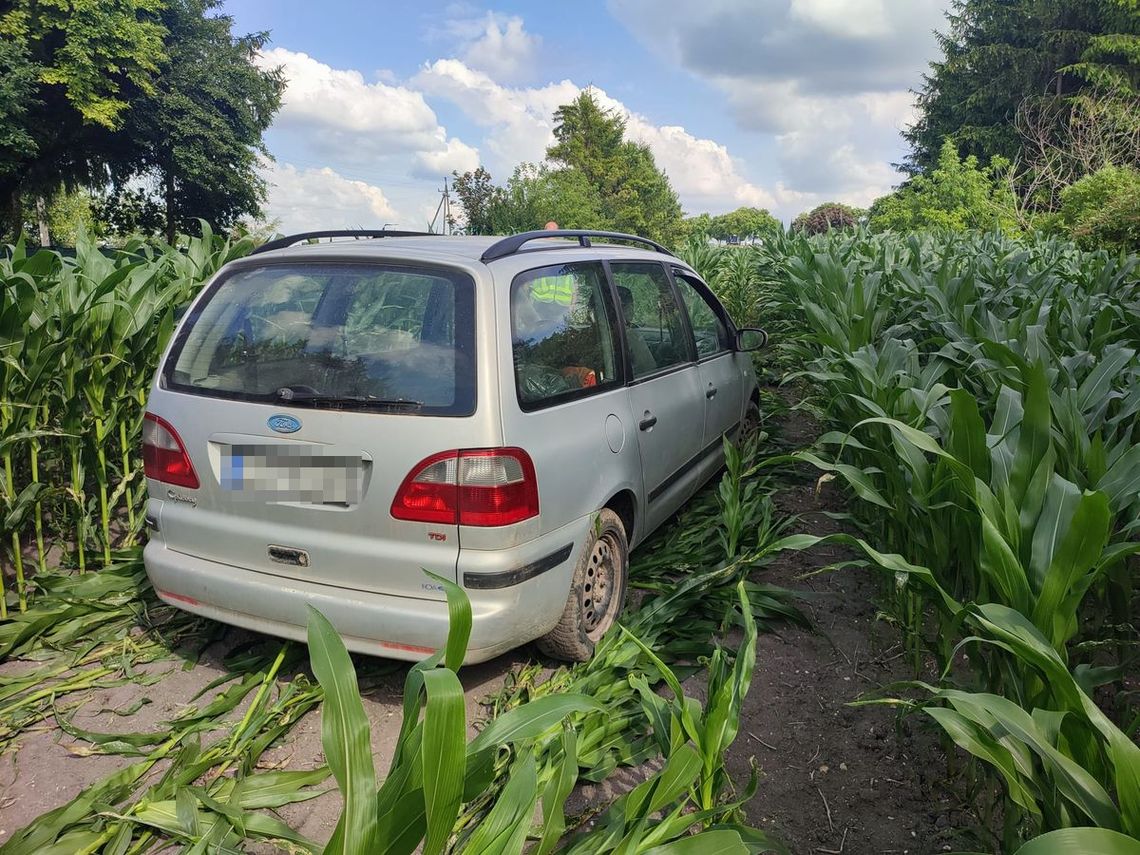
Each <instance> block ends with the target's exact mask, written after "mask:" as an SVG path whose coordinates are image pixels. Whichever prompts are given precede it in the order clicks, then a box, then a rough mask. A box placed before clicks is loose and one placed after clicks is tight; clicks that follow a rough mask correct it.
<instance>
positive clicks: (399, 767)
mask: <svg viewBox="0 0 1140 855" xmlns="http://www.w3.org/2000/svg"><path fill="white" fill-rule="evenodd" d="M429 575H431V574H429ZM432 578H433V579H434V580H435V581H437V582H438V583H439V584H441V585H442V586H443V587H444V589H445V591H446V593H447V598H448V605H449V611H450V614H451V629H450V633H449V636H448V641H447V645H446V647H445V648H444V649H443V650H441V651H439V652H438V653H436V654H435V655H433V656H431V657H429V658H428V659H427V660H425V661H424V662H422V663H420V664H418V665H416V666H415V667H413V668H412V669H411V670H410V671H409V673H408V677H407V681H406V683H405V692H404V720H403V723H402V725H401V728H400V735H399V740H398V742H397V745H396V749H395V756H394V757H393V760H392V764H391V767H390V768H389V770H388V773H387V776H386V777H385V779H384V782H383V784H381V785H380V786H377V781H376V772H375V770H374V768H373V766H372V752H371V746H370V734H369V729H368V720H367V718H366V716H365V715H364V709H363V706H362V705H361V702H360V696H359V691H358V689H357V687H356V678H355V672H354V671H353V668H352V662H351V660H350V659H349V656H348V653H347V651H346V650H345V648H344V645H343V642H341V640H340V637H339V636H338V635H337V634H336V631H335V630H334V629H333V628H332V626H331V625H330V624H329V623H328V621H327V620H326V619H325V618H324V617H323V616H322V615H321V614H320V613H319V612H317V611H316V610H310V619H309V647H310V651H311V655H312V661H313V670H314V673H315V674H316V675H317V678H318V680H319V681H320V682H321V685H322V686H323V687H324V689H325V705H324V707H323V711H322V725H321V727H322V742H323V744H324V747H325V755H326V757H327V759H328V762H329V767H330V769H331V770H332V773H333V775H334V777H335V778H336V781H337V784H338V786H339V787H340V789H341V792H342V794H343V795H344V810H343V812H342V814H341V817H340V820H339V822H338V824H337V827H336V830H335V831H334V832H333V836H332V839H331V840H330V841H329V843H328V845H327V846H326V848H325V850H324V851H325V852H326V853H333V852H336V853H340V852H344V853H364V852H374V851H379V852H389V853H398V852H412V851H413V850H415V849H416V848H417V847H422V851H423V852H425V853H438V852H443V851H445V849H447V848H448V846H449V844H452V843H453V844H454V846H455V847H456V848H458V849H461V850H464V851H471V852H480V853H483V852H488V853H489V852H495V853H504V855H506V853H521V852H523V851H524V848H525V847H526V845H527V842H528V839H533V840H534V841H536V851H538V852H550V851H552V849H553V848H554V847H555V846H556V845H558V843H559V838H560V835H562V834H563V832H564V829H565V823H566V820H565V815H564V803H565V800H566V798H567V796H568V795H569V794H570V791H571V789H572V787H573V785H574V783H575V782H576V781H577V780H578V778H579V774H580V768H581V764H582V762H583V759H584V758H583V756H582V755H581V754H580V753H579V748H578V746H579V743H580V742H581V741H584V736H583V733H582V731H583V730H584V729H585V728H588V727H589V723H590V716H592V715H593V716H605V715H607V714H610V713H611V708H610V707H608V706H607V705H606V704H605V703H604V702H602V701H600V700H598V699H597V698H593V697H590V696H589V695H585V694H571V693H554V694H548V695H546V696H544V697H541V698H537V699H534V700H531V701H530V702H529V703H526V704H523V705H521V706H518V707H515V708H514V709H511V710H509V711H507V712H504V713H502V714H501V715H499V716H497V717H496V718H495V719H494V720H493V721H492V722H491V723H490V724H488V725H487V727H486V728H484V729H483V730H482V731H481V732H480V733H479V735H478V736H477V737H476V738H475V739H474V740H472V741H471V742H470V743H467V742H466V730H467V728H466V722H465V720H464V702H463V691H462V687H461V685H460V683H459V678H458V677H457V676H456V674H455V669H456V668H458V666H459V664H460V663H461V662H462V660H463V656H464V655H465V653H466V643H467V638H468V636H469V633H470V626H471V609H470V603H469V602H468V600H467V598H466V595H465V594H464V593H463V591H462V589H461V588H459V587H458V586H456V585H455V584H454V583H452V582H450V581H448V580H445V579H442V578H441V577H438V576H434V575H433V576H432ZM737 597H738V601H739V606H740V614H741V616H742V620H743V624H744V640H743V644H742V648H741V652H740V653H739V654H738V655H737V657H736V660H735V664H734V665H733V667H732V669H731V670H729V669H728V668H727V666H726V660H725V653H724V651H723V649H722V648H720V647H718V648H717V649H716V652H715V653H714V655H713V659H712V661H711V663H710V669H709V693H708V694H709V701H708V706H707V707H706V708H703V709H702V707H701V705H700V703H699V702H697V701H695V700H694V699H692V698H687V697H685V695H684V693H683V691H682V690H681V685H680V682H679V680H678V679H677V677H676V675H675V674H674V673H673V671H672V670H670V669H669V667H668V666H667V665H665V663H664V662H662V661H661V660H660V659H659V658H658V657H657V656H656V655H655V654H654V653H653V651H652V650H650V649H649V648H648V647H647V646H646V645H645V644H644V643H643V642H641V641H639V640H637V639H636V638H635V637H633V636H629V632H628V630H625V629H623V630H622V634H623V635H625V636H628V637H629V638H631V640H632V641H633V643H634V645H635V646H636V647H637V648H639V649H640V650H641V652H642V653H643V654H644V655H645V657H646V661H647V663H649V664H650V665H651V667H652V669H653V670H651V671H650V672H649V673H651V674H652V675H653V677H654V679H655V680H656V679H658V678H660V679H664V680H665V682H666V683H667V685H668V686H669V687H670V689H671V690H672V691H673V693H674V702H673V703H672V704H669V702H667V701H666V700H665V699H663V698H661V697H659V696H658V695H656V694H655V693H654V692H653V691H652V689H651V688H650V685H649V681H648V679H647V678H646V676H645V675H644V674H643V673H633V674H631V675H630V676H629V684H630V685H631V686H632V687H633V688H635V689H636V690H637V692H638V693H639V695H640V697H641V703H642V709H643V711H644V714H645V715H646V717H647V718H648V720H649V722H650V723H651V726H652V729H653V732H654V735H655V738H656V740H657V742H658V744H659V747H660V748H661V751H662V754H663V755H664V756H665V758H666V762H665V765H664V767H663V768H662V769H661V771H659V772H657V773H655V774H654V775H653V776H652V777H651V778H650V779H649V780H647V781H645V782H644V783H643V784H641V785H639V786H638V787H637V788H636V789H635V790H633V791H632V792H631V793H629V794H627V795H625V796H623V797H621V798H620V799H618V800H617V801H616V802H615V803H614V804H613V805H612V806H611V807H610V808H609V809H608V810H607V811H606V813H605V814H604V815H603V816H602V817H601V819H600V820H599V822H597V823H596V824H595V828H594V829H593V830H592V831H590V832H588V833H586V834H584V835H580V836H578V837H576V838H573V839H572V843H571V846H570V848H569V850H568V851H570V852H590V853H603V852H613V851H622V852H647V851H650V850H652V851H657V850H656V849H655V848H654V847H659V846H662V845H665V844H667V843H670V842H672V841H679V840H684V841H685V845H686V846H691V847H696V849H694V851H700V850H701V848H702V847H705V846H715V847H717V848H718V851H724V852H739V853H741V855H743V853H746V852H749V851H772V849H773V844H772V843H771V842H770V841H768V840H767V838H766V837H765V836H764V835H763V834H762V833H761V832H758V831H755V830H752V829H744V828H739V827H737V826H735V825H734V823H733V819H734V814H735V811H736V809H737V808H738V807H739V804H740V803H739V802H736V803H724V802H722V801H721V800H720V795H721V792H722V791H723V789H724V788H725V786H726V784H727V781H726V778H725V773H724V752H725V751H726V750H727V748H728V746H729V745H731V743H732V741H733V739H734V738H735V735H736V730H737V727H738V722H739V717H740V707H741V703H742V701H743V698H744V695H745V694H746V693H747V691H748V685H749V682H750V680H751V674H752V669H753V666H754V664H755V649H756V625H755V622H754V620H753V619H752V608H751V605H750V603H749V601H748V596H747V593H746V592H745V589H744V586H743V584H741V585H739V586H738V588H737ZM544 736H545V737H546V743H547V745H549V746H553V748H554V750H543V747H542V743H543V737H544ZM504 754H506V755H508V757H509V758H510V759H509V760H508V761H506V763H505V764H504V761H503V760H502V759H501V757H502V756H503V755H504ZM504 765H505V767H506V773H507V774H506V783H505V785H504V786H502V787H501V789H499V790H498V791H497V794H496V795H495V797H494V798H493V800H492V802H491V804H490V807H489V809H488V810H487V811H486V813H485V815H484V816H483V817H482V821H481V822H479V823H478V824H477V825H474V826H467V827H463V828H461V830H460V833H459V834H458V835H456V836H455V838H454V841H453V831H454V828H455V826H456V821H457V819H458V818H459V812H460V806H461V803H462V802H463V801H466V800H470V799H472V798H473V797H474V798H478V797H479V795H480V794H481V793H482V792H483V791H484V790H485V789H486V788H487V787H488V786H489V785H490V784H491V783H492V782H493V780H494V778H495V776H496V767H499V769H500V771H502V769H503V767H504ZM540 806H541V812H542V818H543V821H542V823H541V824H540V825H539V826H537V827H535V828H532V821H533V818H534V815H535V810H536V808H539V807H540ZM659 812H661V813H664V814H665V818H664V819H660V820H658V819H655V816H656V815H657V814H658V813H659ZM714 823H715V824H716V827H710V828H705V829H704V830H702V831H699V832H698V833H697V834H696V835H695V836H691V835H690V832H691V831H692V829H694V828H703V827H705V826H712V825H714ZM745 840H747V841H749V843H750V844H752V848H749V847H748V846H746V845H745ZM689 841H692V842H691V843H690V842H689Z"/></svg>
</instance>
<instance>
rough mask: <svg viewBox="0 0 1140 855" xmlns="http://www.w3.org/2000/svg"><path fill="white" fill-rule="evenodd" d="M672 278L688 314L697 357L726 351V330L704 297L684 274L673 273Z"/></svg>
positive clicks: (727, 345)
mask: <svg viewBox="0 0 1140 855" xmlns="http://www.w3.org/2000/svg"><path fill="white" fill-rule="evenodd" d="M673 278H674V279H675V280H676V281H677V290H678V291H680V292H681V299H682V300H683V301H684V303H685V309H686V310H688V312H689V326H691V327H692V329H693V337H694V338H695V339H696V340H697V357H698V358H703V357H706V356H712V355H713V354H714V353H721V352H723V351H726V350H728V349H729V343H728V330H727V329H726V328H725V325H724V322H723V321H721V319H720V318H719V317H717V314H716V312H715V311H713V308H712V306H711V305H710V304H709V302H708V300H706V299H705V296H704V295H703V294H702V293H701V292H700V291H698V290H697V289H696V287H695V286H694V285H693V283H692V282H691V281H690V280H689V279H688V278H687V277H686V276H685V275H684V274H681V273H679V272H678V273H675V274H674V276H673Z"/></svg>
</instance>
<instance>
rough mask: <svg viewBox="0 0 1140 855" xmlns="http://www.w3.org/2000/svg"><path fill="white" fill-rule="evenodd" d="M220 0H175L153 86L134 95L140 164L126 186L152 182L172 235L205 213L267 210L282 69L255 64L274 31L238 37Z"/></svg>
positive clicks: (167, 12) (132, 123)
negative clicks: (267, 160) (266, 162)
mask: <svg viewBox="0 0 1140 855" xmlns="http://www.w3.org/2000/svg"><path fill="white" fill-rule="evenodd" d="M220 5H221V0H169V2H168V5H167V6H166V8H165V9H163V11H162V23H163V25H164V26H165V28H166V33H167V35H166V39H165V42H166V52H167V57H168V58H167V59H166V60H165V61H164V62H163V63H162V66H161V68H160V69H159V72H158V74H157V75H156V77H155V79H154V85H153V87H152V88H151V91H150V92H149V93H143V94H141V95H140V97H139V98H137V99H136V100H135V101H134V102H132V104H131V108H130V110H129V111H128V112H127V114H126V116H125V120H124V125H123V129H122V131H121V132H120V133H121V135H122V136H123V137H125V138H126V140H128V145H130V146H131V147H132V148H133V157H132V162H133V164H134V166H135V170H134V171H133V174H131V175H129V177H128V178H126V179H125V180H124V179H123V178H122V177H121V178H120V180H119V181H117V182H116V191H117V194H120V193H122V192H124V191H126V190H128V188H131V189H133V190H134V191H137V190H138V188H139V181H138V179H139V178H140V177H142V178H146V179H150V180H149V181H148V182H146V183H144V184H143V186H144V187H145V188H147V189H148V190H150V191H151V192H150V194H149V195H152V196H155V197H157V199H156V201H157V202H158V203H159V204H160V206H161V208H162V209H163V215H164V229H165V232H166V240H167V241H168V242H170V243H173V241H174V237H175V234H176V233H177V232H178V231H190V230H193V229H196V227H197V221H198V219H199V218H202V219H204V220H206V221H208V222H210V223H211V224H213V225H214V226H215V227H218V228H229V227H231V226H232V225H234V223H235V222H236V221H237V220H238V219H239V218H240V217H242V216H246V215H253V216H257V215H259V214H260V208H261V203H262V202H263V201H264V198H265V183H264V181H263V180H262V179H261V178H260V176H259V175H258V174H257V169H256V167H257V164H258V155H259V154H262V155H265V156H268V151H267V150H266V149H265V146H264V144H263V142H262V134H264V132H265V130H266V129H267V128H268V127H269V124H270V122H271V121H272V120H273V116H274V114H275V113H276V112H277V110H278V108H279V107H280V105H281V95H282V93H283V92H284V89H285V81H284V78H283V77H282V75H281V72H280V70H276V69H275V70H269V71H267V70H263V69H261V68H259V67H258V66H256V65H255V64H254V58H255V57H256V55H257V52H258V51H259V50H260V49H261V48H262V47H263V46H264V44H265V42H266V41H267V39H268V34H266V33H255V34H252V35H246V36H241V37H238V38H235V37H234V36H233V35H232V33H231V30H232V27H233V20H232V19H231V18H230V17H228V16H225V15H214V14H211V13H212V12H213V11H214V10H216V9H217V8H218V7H219V6H220Z"/></svg>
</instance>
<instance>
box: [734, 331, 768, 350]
mask: <svg viewBox="0 0 1140 855" xmlns="http://www.w3.org/2000/svg"><path fill="white" fill-rule="evenodd" d="M767 346H768V333H767V332H765V331H764V330H762V329H759V328H757V327H744V328H743V329H739V330H737V331H736V349H737V350H739V351H741V352H742V353H750V352H752V351H754V350H760V349H761V348H763V347H767Z"/></svg>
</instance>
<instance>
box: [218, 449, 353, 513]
mask: <svg viewBox="0 0 1140 855" xmlns="http://www.w3.org/2000/svg"><path fill="white" fill-rule="evenodd" d="M362 470H363V465H362V462H361V458H360V457H353V456H345V455H332V454H313V452H312V450H311V449H309V448H303V447H298V446H280V447H269V448H267V447H265V446H240V445H231V446H229V447H228V449H226V450H224V451H223V454H222V479H221V481H222V489H224V490H230V491H232V492H235V493H241V494H243V495H247V496H250V497H253V498H262V499H269V500H272V501H275V502H307V503H310V504H338V505H352V504H356V503H357V502H359V501H360V495H361V481H362V480H363V479H362V474H361V473H362Z"/></svg>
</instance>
